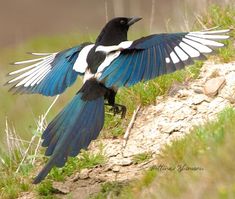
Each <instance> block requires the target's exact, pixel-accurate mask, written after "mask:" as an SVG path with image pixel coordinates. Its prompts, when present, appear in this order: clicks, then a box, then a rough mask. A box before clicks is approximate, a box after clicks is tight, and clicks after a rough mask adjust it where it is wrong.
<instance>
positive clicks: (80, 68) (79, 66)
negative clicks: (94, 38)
mask: <svg viewBox="0 0 235 199" xmlns="http://www.w3.org/2000/svg"><path fill="white" fill-rule="evenodd" d="M93 46H94V44H90V45H88V46H85V47H84V48H83V49H82V50H81V52H80V53H79V55H78V58H77V60H76V61H75V63H74V65H73V70H75V71H76V72H78V73H85V71H86V69H87V66H88V64H87V61H86V59H87V55H88V53H89V52H90V50H91V49H92V48H93Z"/></svg>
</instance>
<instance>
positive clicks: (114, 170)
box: [112, 165, 121, 172]
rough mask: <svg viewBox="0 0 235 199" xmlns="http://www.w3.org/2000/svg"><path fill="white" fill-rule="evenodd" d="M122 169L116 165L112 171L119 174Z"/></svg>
mask: <svg viewBox="0 0 235 199" xmlns="http://www.w3.org/2000/svg"><path fill="white" fill-rule="evenodd" d="M120 169H121V168H120V166H118V165H114V166H113V168H112V171H113V172H119V171H120Z"/></svg>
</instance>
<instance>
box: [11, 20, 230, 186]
mask: <svg viewBox="0 0 235 199" xmlns="http://www.w3.org/2000/svg"><path fill="white" fill-rule="evenodd" d="M139 20H141V18H140V17H132V18H127V17H117V18H114V19H112V20H110V21H109V22H108V23H107V24H106V25H105V26H104V28H103V29H102V31H101V33H100V34H99V36H98V37H97V39H96V41H95V43H91V42H85V43H82V44H79V45H77V46H75V47H72V48H69V49H66V50H63V51H61V52H55V53H32V55H35V56H39V58H36V59H32V60H27V61H19V62H15V63H14V64H16V65H23V64H27V66H26V67H24V68H21V69H18V70H16V71H14V72H11V73H9V75H10V76H13V77H12V78H13V79H11V80H9V81H8V83H9V84H13V85H12V87H11V89H10V90H12V91H14V92H15V93H39V94H42V95H45V96H54V95H58V94H61V93H63V92H64V91H65V90H66V88H68V87H70V86H71V85H72V84H73V83H74V82H75V80H76V78H77V77H78V76H83V85H82V87H81V88H80V90H79V91H78V92H77V93H76V95H75V96H74V98H73V99H72V100H71V101H70V103H69V104H68V105H67V106H66V107H65V108H64V109H62V110H61V111H60V112H59V114H58V115H57V116H56V117H55V118H54V119H53V120H52V121H51V122H50V123H49V125H48V126H47V128H46V129H45V131H44V132H43V134H42V139H43V142H42V146H43V147H47V149H46V151H45V155H46V156H50V159H49V160H48V162H47V164H46V165H45V166H44V168H43V169H42V170H41V172H40V173H39V174H38V176H37V177H36V178H35V179H34V181H33V183H35V184H37V183H39V182H41V181H42V180H43V179H44V178H45V177H46V176H47V174H48V173H49V172H50V170H51V169H52V168H53V167H54V166H56V167H63V166H64V165H65V163H66V161H67V159H68V157H69V156H70V157H75V156H77V155H78V153H79V152H80V150H81V149H86V148H87V147H88V145H89V144H90V142H91V141H92V140H94V139H96V138H97V136H98V135H99V133H100V131H101V129H102V127H103V125H104V105H105V104H107V105H109V106H111V107H112V108H113V111H114V113H120V114H121V116H122V117H124V116H125V112H126V107H125V106H123V105H120V104H116V103H115V96H116V93H117V91H118V89H119V88H120V87H130V86H132V85H134V84H136V83H138V82H144V81H147V80H151V79H153V78H156V77H158V76H160V75H163V74H167V73H172V72H174V71H176V70H180V69H183V68H184V67H185V66H186V65H190V64H192V63H193V62H194V60H203V59H205V58H206V57H205V55H206V54H208V53H211V52H212V51H213V50H214V49H215V48H218V47H222V46H224V44H223V43H220V42H218V40H225V39H228V38H229V36H228V35H227V33H228V32H229V29H226V30H205V31H196V32H180V33H163V34H152V35H149V36H146V37H142V38H140V39H137V40H135V41H129V40H127V33H128V29H129V28H130V26H132V25H133V24H134V23H136V22H137V21H139Z"/></svg>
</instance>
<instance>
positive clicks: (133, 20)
mask: <svg viewBox="0 0 235 199" xmlns="http://www.w3.org/2000/svg"><path fill="white" fill-rule="evenodd" d="M141 19H142V18H141V17H132V18H129V21H128V23H127V24H128V26H131V25H133V24H134V23H136V22H137V21H139V20H141Z"/></svg>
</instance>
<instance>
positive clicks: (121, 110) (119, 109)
mask: <svg viewBox="0 0 235 199" xmlns="http://www.w3.org/2000/svg"><path fill="white" fill-rule="evenodd" d="M115 96H116V92H115V91H113V90H111V89H109V91H108V94H107V95H106V99H107V100H108V103H105V105H106V106H111V108H110V109H109V110H110V111H113V113H114V115H116V114H121V118H125V116H126V107H125V106H124V105H121V104H116V103H115Z"/></svg>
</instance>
